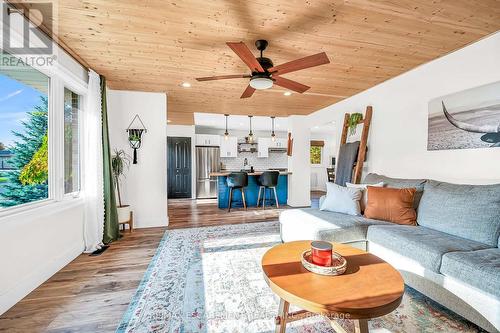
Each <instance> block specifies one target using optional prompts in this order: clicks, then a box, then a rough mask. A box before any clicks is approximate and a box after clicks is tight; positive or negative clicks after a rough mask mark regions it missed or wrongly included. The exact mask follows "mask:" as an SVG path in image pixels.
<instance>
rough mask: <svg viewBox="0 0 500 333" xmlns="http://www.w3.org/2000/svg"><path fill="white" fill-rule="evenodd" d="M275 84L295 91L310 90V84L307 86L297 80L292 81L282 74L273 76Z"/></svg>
mask: <svg viewBox="0 0 500 333" xmlns="http://www.w3.org/2000/svg"><path fill="white" fill-rule="evenodd" d="M273 80H274V84H276V85H278V86H280V87H283V88H287V89H290V90H293V91H296V92H298V93H301V94H302V93H303V92H304V91H306V90H308V89H309V88H311V87H309V86H306V85H305V84H302V83H298V82H297V81H292V80H289V79H285V78H284V77H281V76H273Z"/></svg>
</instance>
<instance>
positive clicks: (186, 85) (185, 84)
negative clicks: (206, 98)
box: [181, 82, 191, 88]
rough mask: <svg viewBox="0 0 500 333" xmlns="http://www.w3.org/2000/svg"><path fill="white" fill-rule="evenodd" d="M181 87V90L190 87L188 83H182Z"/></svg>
mask: <svg viewBox="0 0 500 333" xmlns="http://www.w3.org/2000/svg"><path fill="white" fill-rule="evenodd" d="M181 86H182V87H183V88H189V87H191V83H189V82H182V83H181Z"/></svg>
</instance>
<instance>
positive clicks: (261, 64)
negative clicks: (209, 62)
mask: <svg viewBox="0 0 500 333" xmlns="http://www.w3.org/2000/svg"><path fill="white" fill-rule="evenodd" d="M226 44H227V46H229V47H230V48H231V49H232V50H233V51H234V53H236V55H237V56H238V57H240V59H241V60H243V62H244V63H245V64H246V65H247V66H248V67H249V68H250V70H251V71H252V74H235V75H218V76H209V77H199V78H196V80H197V81H212V80H225V79H239V78H250V83H249V85H248V87H247V88H246V89H245V91H244V92H243V94H242V95H241V97H240V98H248V97H250V96H252V95H253V93H254V92H255V90H256V89H257V90H264V89H269V88H271V87H272V86H273V84H276V85H278V86H280V87H283V88H286V89H290V90H293V91H296V92H298V93H301V94H302V93H303V92H304V91H306V90H307V89H309V88H311V87H308V86H306V85H304V84H301V83H299V82H296V81H293V80H289V79H285V78H284V77H282V76H281V75H282V74H286V73H290V72H295V71H298V70H301V69H305V68H310V67H315V66H320V65H324V64H328V63H329V62H330V60H328V57H327V56H326V53H325V52H321V53H318V54H314V55H311V56H308V57H304V58H300V59H296V60H293V61H290V62H287V63H284V64H281V65H278V66H274V64H273V62H272V61H271V59H269V58H266V57H263V56H262V53H263V51H264V50H265V49H266V47H267V45H268V42H267V41H266V40H263V39H259V40H257V41H256V42H255V46H256V47H257V50H259V51H260V57H258V58H255V57H254V55H253V54H252V52H251V51H250V49H249V48H248V47H247V46H246V45H245V43H243V42H227V43H226Z"/></svg>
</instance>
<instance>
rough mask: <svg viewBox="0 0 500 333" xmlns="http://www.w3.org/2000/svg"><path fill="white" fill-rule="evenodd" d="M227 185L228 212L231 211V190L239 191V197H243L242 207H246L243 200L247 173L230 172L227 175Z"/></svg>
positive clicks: (246, 184)
mask: <svg viewBox="0 0 500 333" xmlns="http://www.w3.org/2000/svg"><path fill="white" fill-rule="evenodd" d="M226 181H227V186H228V187H229V203H228V210H227V211H228V212H230V211H231V203H232V201H233V190H240V191H241V198H242V199H243V207H245V210H246V209H247V202H246V200H245V187H247V186H248V174H247V173H246V172H231V173H230V174H229V175H228V176H227V180H226Z"/></svg>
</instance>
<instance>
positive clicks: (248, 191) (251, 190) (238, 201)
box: [210, 171, 291, 208]
mask: <svg viewBox="0 0 500 333" xmlns="http://www.w3.org/2000/svg"><path fill="white" fill-rule="evenodd" d="M229 174H230V172H229V171H221V172H214V173H211V174H210V176H211V177H217V188H218V190H217V200H218V206H219V208H227V207H228V203H229V201H228V200H229V187H228V186H227V176H228V175H229ZM261 174H262V172H249V173H248V186H247V187H246V188H245V199H246V202H247V207H256V206H257V197H258V195H259V185H258V184H257V179H258V177H259V176H260V175H261ZM290 174H291V173H290V172H280V176H279V178H278V186H276V194H277V196H278V202H279V204H280V205H286V204H287V201H288V175H290ZM261 197H262V193H261ZM261 205H262V201H261ZM271 205H272V206H275V203H274V192H273V190H272V189H267V190H266V206H271ZM231 206H232V207H235V208H237V207H243V200H242V197H241V191H240V190H233V203H232V205H231Z"/></svg>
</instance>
